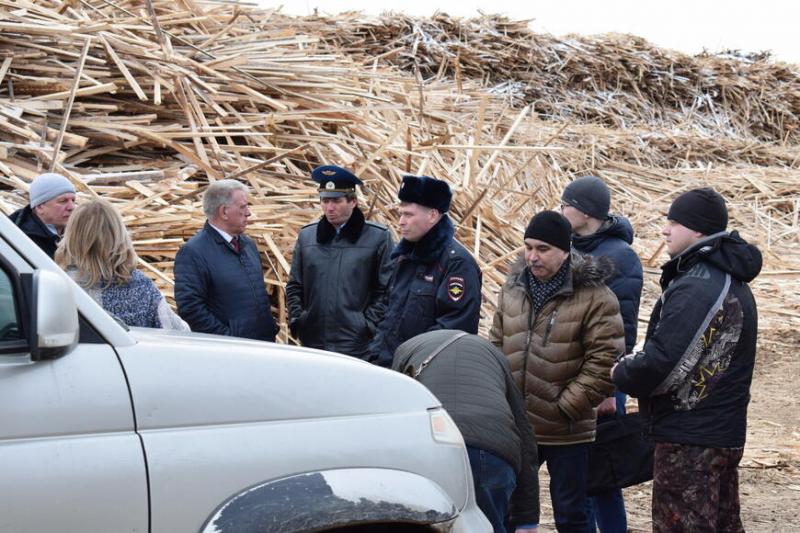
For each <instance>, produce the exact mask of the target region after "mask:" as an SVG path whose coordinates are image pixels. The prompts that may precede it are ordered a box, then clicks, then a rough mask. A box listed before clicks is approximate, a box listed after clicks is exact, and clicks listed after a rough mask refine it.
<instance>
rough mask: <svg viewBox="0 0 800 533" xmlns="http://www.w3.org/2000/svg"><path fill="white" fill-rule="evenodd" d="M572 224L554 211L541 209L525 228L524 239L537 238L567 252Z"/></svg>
mask: <svg viewBox="0 0 800 533" xmlns="http://www.w3.org/2000/svg"><path fill="white" fill-rule="evenodd" d="M571 237H572V226H571V225H570V223H569V220H567V219H566V218H564V217H563V216H562V215H561V214H560V213H556V212H555V211H542V212H541V213H538V214H537V215H536V216H534V217H533V218H532V219H531V221H530V222H529V223H528V227H527V229H526V230H525V238H526V239H537V240H540V241H544V242H546V243H547V244H552V245H553V246H555V247H556V248H561V249H562V250H564V251H565V252H569V247H570V239H571Z"/></svg>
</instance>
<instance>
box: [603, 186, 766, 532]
mask: <svg viewBox="0 0 800 533" xmlns="http://www.w3.org/2000/svg"><path fill="white" fill-rule="evenodd" d="M727 225H728V211H727V209H726V206H725V200H724V199H723V198H722V196H720V194H719V193H717V192H716V191H714V190H713V189H711V188H708V187H705V188H701V189H693V190H691V191H688V192H685V193H683V194H682V195H680V196H678V197H677V198H676V199H675V201H674V202H672V205H671V206H670V209H669V214H668V215H667V222H666V224H665V226H664V230H663V231H662V233H663V235H664V238H665V241H666V244H667V252H668V253H669V256H670V258H671V259H670V260H669V261H668V262H667V263H666V264H665V265H664V266H663V267H661V269H662V274H661V288H662V290H663V293H662V295H661V298H659V299H658V300H657V302H656V305H655V307H654V308H653V313H652V315H651V316H650V323H649V325H648V328H647V337H646V339H645V343H644V348H643V349H642V351H640V352H638V353H635V354H632V355H629V356H626V357H625V358H623V359H622V360H621V361H620V362H619V363H618V364H617V365H616V366H615V367H614V368H613V369H612V370H611V375H612V378H613V380H614V383H615V384H616V385H617V388H618V389H619V390H621V391H622V392H625V393H628V394H630V395H631V396H635V397H636V398H638V399H639V411H640V412H641V413H642V419H643V424H644V427H645V428H647V429H646V431H647V432H648V433H649V434H650V436H651V437H652V439H653V440H654V441H655V458H654V459H655V461H654V467H653V504H652V511H653V531H656V532H661V531H664V532H666V531H728V532H739V531H744V529H743V528H742V522H741V519H740V517H739V481H738V465H739V461H740V460H741V458H742V452H743V449H744V442H745V436H746V434H747V404H748V402H749V401H750V383H751V380H752V378H753V366H754V363H755V355H756V340H757V336H758V313H757V310H756V302H755V300H754V299H753V294H752V292H751V291H750V287H749V285H748V283H749V282H750V281H752V280H753V279H754V278H755V277H756V276H757V275H758V273H759V272H760V271H761V252H759V250H758V248H756V247H755V246H753V245H751V244H748V243H747V242H746V241H745V240H744V239H742V238H741V237H740V236H739V234H738V233H737V232H735V231H732V232H730V233H728V232H727Z"/></svg>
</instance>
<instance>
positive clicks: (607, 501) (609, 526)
mask: <svg viewBox="0 0 800 533" xmlns="http://www.w3.org/2000/svg"><path fill="white" fill-rule="evenodd" d="M614 397H615V398H616V399H617V412H616V413H615V414H613V415H611V416H608V417H598V418H597V422H598V423H600V422H602V421H603V420H605V419H609V418H616V417H620V416H622V415H624V414H625V394H623V393H621V392H615V393H614ZM589 524H590V526H592V527H593V526H594V525H595V524H597V529H598V530H600V533H625V532H626V531H628V519H627V516H626V515H625V500H624V499H623V498H622V489H609V490H607V491H604V492H601V493H599V494H595V495H594V496H589Z"/></svg>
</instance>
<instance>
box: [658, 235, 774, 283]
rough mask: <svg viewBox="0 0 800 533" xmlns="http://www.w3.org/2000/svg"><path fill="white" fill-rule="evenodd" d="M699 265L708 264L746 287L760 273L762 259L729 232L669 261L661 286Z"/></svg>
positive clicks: (757, 251) (749, 246)
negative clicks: (741, 282) (699, 263)
mask: <svg viewBox="0 0 800 533" xmlns="http://www.w3.org/2000/svg"><path fill="white" fill-rule="evenodd" d="M700 261H706V262H708V263H711V264H712V265H714V266H715V267H717V268H719V269H720V270H722V271H723V272H727V273H728V274H730V275H731V277H733V278H734V279H737V280H740V281H743V282H745V283H749V282H750V281H752V280H754V279H755V278H756V276H758V274H759V273H760V272H761V265H762V257H761V252H760V251H759V249H758V248H756V247H755V246H753V245H752V244H750V243H748V242H747V241H745V240H744V239H743V238H741V237H740V236H739V233H738V232H736V231H732V232H730V233H723V234H721V235H719V236H718V237H712V238H710V239H708V240H705V241H702V242H699V243H697V244H696V245H694V246H693V247H691V248H689V249H688V250H686V251H685V252H683V253H682V254H680V255H679V256H677V257H675V258H673V259H671V260H670V261H669V262H668V263H666V264H665V265H664V266H663V267H662V269H663V271H664V272H663V274H662V283H663V282H665V281H666V282H669V280H671V279H672V278H673V277H675V275H677V274H679V273H681V272H686V271H687V270H689V269H690V268H691V267H692V266H694V265H695V264H697V263H698V262H700Z"/></svg>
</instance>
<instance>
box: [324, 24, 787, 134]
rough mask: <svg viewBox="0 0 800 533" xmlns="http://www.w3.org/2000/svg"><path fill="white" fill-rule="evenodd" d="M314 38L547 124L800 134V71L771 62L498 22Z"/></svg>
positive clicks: (328, 28) (381, 28)
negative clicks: (470, 87) (473, 86)
mask: <svg viewBox="0 0 800 533" xmlns="http://www.w3.org/2000/svg"><path fill="white" fill-rule="evenodd" d="M318 31H319V32H320V33H321V34H322V35H323V36H324V38H325V39H326V40H328V41H330V42H333V43H335V44H337V45H339V46H340V47H341V49H342V50H345V51H347V52H348V53H352V54H359V55H361V56H363V58H364V62H365V64H369V63H370V62H371V61H372V60H373V59H372V58H375V57H380V58H381V61H383V62H388V63H392V64H395V65H398V66H399V67H401V68H402V69H404V70H406V71H410V72H413V71H414V70H415V69H416V70H419V71H420V72H421V74H422V75H423V76H424V77H431V76H436V75H442V74H444V75H447V76H450V77H453V78H458V77H468V78H472V79H480V80H483V81H484V82H485V84H486V85H487V87H490V88H492V89H493V90H494V91H495V92H497V93H499V94H507V95H509V96H511V97H513V98H514V99H515V100H519V101H525V102H535V111H536V112H537V113H539V114H540V115H541V116H542V117H546V118H550V119H561V120H568V121H571V122H590V123H597V124H602V125H606V126H612V127H620V128H627V127H630V126H636V125H640V126H641V125H646V126H661V127H666V126H669V125H672V126H678V127H682V128H690V129H692V130H695V131H697V130H700V131H706V132H708V133H712V134H715V135H750V136H754V137H757V138H760V139H762V140H772V141H784V140H785V139H786V138H787V137H788V138H791V139H792V140H793V141H795V142H796V141H797V140H798V135H800V129H798V127H800V90H798V82H799V81H800V68H798V66H796V65H786V64H778V63H774V62H772V61H770V60H769V55H768V54H754V55H753V56H752V57H743V56H739V57H731V56H730V55H727V56H713V55H708V54H704V55H701V56H696V57H690V56H687V55H685V54H682V53H679V52H676V51H672V50H667V49H662V48H658V47H655V46H653V45H651V44H650V43H648V42H647V41H646V40H644V39H642V38H639V37H635V36H632V35H618V34H612V35H603V36H594V37H585V36H571V37H569V38H556V37H553V36H550V35H542V34H536V33H532V32H531V31H530V30H529V29H528V21H513V20H509V19H507V18H505V17H500V16H484V17H481V18H477V19H459V18H453V17H450V16H448V15H446V14H437V15H435V16H433V17H431V18H416V17H407V16H398V15H394V14H389V15H384V16H382V17H377V18H364V17H359V16H358V15H351V16H350V17H349V19H348V20H346V22H339V24H335V25H334V24H322V25H320V27H319V28H318Z"/></svg>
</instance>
